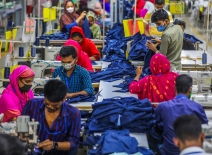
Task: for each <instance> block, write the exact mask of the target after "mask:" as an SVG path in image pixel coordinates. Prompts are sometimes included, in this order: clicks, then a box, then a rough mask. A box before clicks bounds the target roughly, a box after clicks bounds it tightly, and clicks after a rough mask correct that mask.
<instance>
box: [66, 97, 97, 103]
mask: <svg viewBox="0 0 212 155" xmlns="http://www.w3.org/2000/svg"><path fill="white" fill-rule="evenodd" d="M95 99H96V97H95V96H87V95H79V96H77V97H74V98H68V99H67V100H66V102H67V103H76V102H93V101H94V100H95Z"/></svg>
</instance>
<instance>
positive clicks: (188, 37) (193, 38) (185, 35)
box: [184, 33, 203, 44]
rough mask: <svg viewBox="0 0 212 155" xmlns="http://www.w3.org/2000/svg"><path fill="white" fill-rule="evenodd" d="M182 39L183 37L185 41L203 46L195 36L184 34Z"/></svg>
mask: <svg viewBox="0 0 212 155" xmlns="http://www.w3.org/2000/svg"><path fill="white" fill-rule="evenodd" d="M184 37H185V38H186V39H189V40H190V41H191V42H192V43H196V42H198V41H199V42H200V43H201V44H203V42H202V41H201V40H199V39H197V38H196V37H195V36H193V35H190V34H186V33H184Z"/></svg>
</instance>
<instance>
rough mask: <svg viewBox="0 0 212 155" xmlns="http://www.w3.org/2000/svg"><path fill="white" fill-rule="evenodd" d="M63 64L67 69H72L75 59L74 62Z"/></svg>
mask: <svg viewBox="0 0 212 155" xmlns="http://www.w3.org/2000/svg"><path fill="white" fill-rule="evenodd" d="M62 66H63V67H64V68H65V70H70V69H71V68H73V67H74V66H75V60H74V62H72V63H62Z"/></svg>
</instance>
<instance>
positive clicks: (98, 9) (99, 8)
mask: <svg viewBox="0 0 212 155" xmlns="http://www.w3.org/2000/svg"><path fill="white" fill-rule="evenodd" d="M94 10H95V11H96V13H97V14H98V15H101V18H107V16H108V12H107V11H105V10H103V9H102V4H101V3H100V2H99V1H97V2H95V3H94ZM104 14H105V16H104Z"/></svg>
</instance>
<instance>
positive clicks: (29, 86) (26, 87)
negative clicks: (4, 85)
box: [19, 79, 32, 92]
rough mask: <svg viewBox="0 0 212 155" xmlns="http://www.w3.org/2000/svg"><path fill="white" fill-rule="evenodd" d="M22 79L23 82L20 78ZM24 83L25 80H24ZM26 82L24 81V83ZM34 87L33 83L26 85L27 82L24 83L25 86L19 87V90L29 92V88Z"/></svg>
mask: <svg viewBox="0 0 212 155" xmlns="http://www.w3.org/2000/svg"><path fill="white" fill-rule="evenodd" d="M20 81H21V82H22V80H21V79H20ZM22 83H23V82H22ZM23 84H24V83H23ZM31 87H32V85H26V84H24V86H23V87H21V88H20V87H19V90H20V91H21V92H28V91H29V90H30V88H31Z"/></svg>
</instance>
